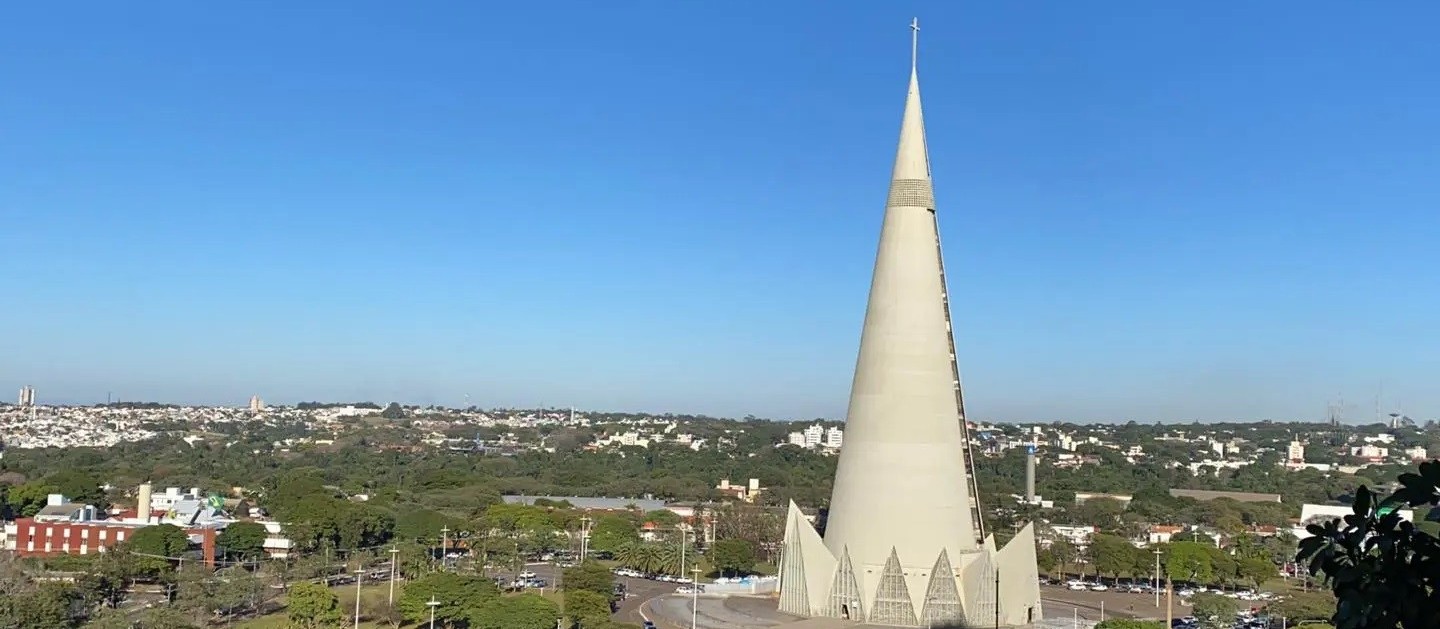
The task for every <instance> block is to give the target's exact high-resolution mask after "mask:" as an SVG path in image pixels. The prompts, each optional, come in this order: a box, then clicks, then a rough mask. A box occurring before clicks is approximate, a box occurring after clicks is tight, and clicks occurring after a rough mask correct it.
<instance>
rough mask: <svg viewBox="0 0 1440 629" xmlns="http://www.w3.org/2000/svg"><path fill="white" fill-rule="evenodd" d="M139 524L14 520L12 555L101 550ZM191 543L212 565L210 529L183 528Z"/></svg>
mask: <svg viewBox="0 0 1440 629" xmlns="http://www.w3.org/2000/svg"><path fill="white" fill-rule="evenodd" d="M144 526H145V525H143V524H139V523H129V522H116V521H111V520H95V521H91V522H46V521H38V522H37V521H36V520H35V518H19V519H17V520H15V539H14V540H11V541H12V542H13V543H14V545H15V554H16V555H17V556H20V557H47V556H54V555H65V554H68V555H88V554H90V553H97V552H104V551H105V550H106V549H110V548H113V547H114V546H115V545H116V544H119V543H120V542H123V541H125V540H127V539H130V537H131V536H133V535H134V534H135V531H138V530H140V529H142V528H144ZM184 530H185V534H186V535H189V536H190V541H191V543H196V542H198V543H199V545H200V550H201V555H202V556H203V557H204V559H205V564H206V565H210V566H213V565H215V532H216V529H214V528H208V527H207V528H193V529H184Z"/></svg>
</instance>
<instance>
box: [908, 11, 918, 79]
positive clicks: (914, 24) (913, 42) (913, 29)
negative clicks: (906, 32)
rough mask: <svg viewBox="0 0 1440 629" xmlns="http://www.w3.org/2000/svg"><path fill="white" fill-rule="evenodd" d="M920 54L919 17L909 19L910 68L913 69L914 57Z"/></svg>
mask: <svg viewBox="0 0 1440 629" xmlns="http://www.w3.org/2000/svg"><path fill="white" fill-rule="evenodd" d="M919 56H920V18H918V17H917V18H912V19H911V20H910V70H911V71H914V70H915V65H916V59H917V57H919Z"/></svg>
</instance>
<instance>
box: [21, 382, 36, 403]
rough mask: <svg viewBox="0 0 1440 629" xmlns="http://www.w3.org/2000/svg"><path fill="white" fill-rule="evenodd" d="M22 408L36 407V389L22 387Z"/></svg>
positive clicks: (26, 386) (27, 386)
mask: <svg viewBox="0 0 1440 629" xmlns="http://www.w3.org/2000/svg"><path fill="white" fill-rule="evenodd" d="M20 406H21V407H24V408H28V407H31V406H35V387H32V386H30V385H25V386H23V387H20Z"/></svg>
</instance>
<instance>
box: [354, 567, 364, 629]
mask: <svg viewBox="0 0 1440 629" xmlns="http://www.w3.org/2000/svg"><path fill="white" fill-rule="evenodd" d="M364 584H365V569H364V568H355V629H360V586H361V585H364Z"/></svg>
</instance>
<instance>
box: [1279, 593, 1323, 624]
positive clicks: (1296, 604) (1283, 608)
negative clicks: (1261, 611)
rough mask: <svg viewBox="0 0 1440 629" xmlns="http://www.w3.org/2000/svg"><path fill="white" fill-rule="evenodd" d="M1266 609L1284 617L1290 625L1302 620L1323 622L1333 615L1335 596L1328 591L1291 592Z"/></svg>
mask: <svg viewBox="0 0 1440 629" xmlns="http://www.w3.org/2000/svg"><path fill="white" fill-rule="evenodd" d="M1266 611H1268V612H1269V613H1270V615H1271V616H1278V617H1281V618H1285V619H1286V620H1288V621H1289V622H1290V624H1291V625H1292V626H1293V625H1296V624H1299V623H1302V622H1311V621H1314V622H1325V621H1328V620H1330V617H1331V616H1333V615H1335V597H1334V596H1332V595H1331V594H1330V593H1329V592H1292V593H1291V594H1289V595H1287V596H1286V597H1285V598H1282V599H1280V600H1278V601H1275V602H1273V603H1270V604H1269V605H1267V606H1266Z"/></svg>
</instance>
